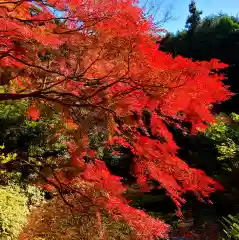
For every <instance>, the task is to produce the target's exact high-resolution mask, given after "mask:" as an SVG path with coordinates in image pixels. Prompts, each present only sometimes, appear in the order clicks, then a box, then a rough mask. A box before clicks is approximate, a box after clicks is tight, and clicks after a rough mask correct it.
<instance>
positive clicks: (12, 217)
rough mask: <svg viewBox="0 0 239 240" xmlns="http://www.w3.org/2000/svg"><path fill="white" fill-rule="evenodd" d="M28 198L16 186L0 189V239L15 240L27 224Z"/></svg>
mask: <svg viewBox="0 0 239 240" xmlns="http://www.w3.org/2000/svg"><path fill="white" fill-rule="evenodd" d="M27 202H28V198H27V197H26V196H25V195H24V194H23V193H22V191H21V189H20V188H19V187H18V186H14V185H12V186H4V187H1V188H0V227H1V233H0V239H2V240H8V239H9V240H15V239H17V236H18V234H19V233H20V231H21V230H22V228H23V227H24V225H25V224H26V222H27V216H28V214H29V210H28V206H27Z"/></svg>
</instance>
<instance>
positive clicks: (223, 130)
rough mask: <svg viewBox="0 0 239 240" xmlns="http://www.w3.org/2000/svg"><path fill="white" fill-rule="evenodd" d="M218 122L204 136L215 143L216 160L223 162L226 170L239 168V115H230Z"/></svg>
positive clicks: (220, 118)
mask: <svg viewBox="0 0 239 240" xmlns="http://www.w3.org/2000/svg"><path fill="white" fill-rule="evenodd" d="M218 120H219V121H218V122H217V123H216V124H213V125H212V126H211V127H210V128H208V129H207V131H206V132H205V134H206V136H207V137H209V138H211V139H212V140H214V142H215V146H216V149H217V150H218V154H219V155H218V157H217V159H218V160H219V161H222V162H223V164H224V166H225V169H226V170H228V171H232V169H233V168H239V158H238V155H239V115H238V114H235V113H232V114H231V115H230V117H229V118H227V119H226V118H225V117H219V119H218Z"/></svg>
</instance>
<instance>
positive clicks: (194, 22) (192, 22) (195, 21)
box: [186, 0, 202, 36]
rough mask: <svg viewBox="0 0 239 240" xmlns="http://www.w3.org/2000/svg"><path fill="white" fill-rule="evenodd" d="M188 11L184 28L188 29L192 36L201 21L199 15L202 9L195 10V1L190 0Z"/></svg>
mask: <svg viewBox="0 0 239 240" xmlns="http://www.w3.org/2000/svg"><path fill="white" fill-rule="evenodd" d="M189 13H190V15H189V16H188V18H187V21H186V29H187V31H188V35H189V36H192V35H194V33H195V31H196V29H197V27H198V25H199V24H200V22H201V16H200V15H201V14H202V11H199V10H197V7H196V2H195V1H194V0H192V1H191V3H190V4H189Z"/></svg>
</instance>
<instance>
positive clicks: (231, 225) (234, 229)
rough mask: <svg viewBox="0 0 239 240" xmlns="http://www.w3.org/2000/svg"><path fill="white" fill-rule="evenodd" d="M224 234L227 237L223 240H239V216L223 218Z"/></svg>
mask: <svg viewBox="0 0 239 240" xmlns="http://www.w3.org/2000/svg"><path fill="white" fill-rule="evenodd" d="M223 220H224V222H222V225H223V227H224V229H223V232H224V234H225V236H224V237H223V238H222V240H229V239H231V240H238V239H239V216H232V215H228V218H223Z"/></svg>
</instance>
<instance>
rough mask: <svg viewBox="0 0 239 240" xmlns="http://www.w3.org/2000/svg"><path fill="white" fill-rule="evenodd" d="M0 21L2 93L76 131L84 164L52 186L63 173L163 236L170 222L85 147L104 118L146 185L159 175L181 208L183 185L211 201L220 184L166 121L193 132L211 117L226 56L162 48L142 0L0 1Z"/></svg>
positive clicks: (222, 96) (223, 95) (137, 226)
mask: <svg viewBox="0 0 239 240" xmlns="http://www.w3.org/2000/svg"><path fill="white" fill-rule="evenodd" d="M0 26H1V29H0V77H1V85H2V86H3V85H4V86H7V91H5V93H1V94H0V100H1V101H5V100H20V99H28V100H29V101H31V106H30V107H29V109H28V111H27V115H28V116H29V117H31V118H32V119H33V120H37V119H39V118H40V117H41V111H42V109H43V108H42V106H48V107H49V106H50V107H51V108H52V109H53V110H54V111H56V112H58V113H60V114H61V116H62V119H64V121H66V123H67V124H68V126H71V127H72V129H73V131H72V133H71V134H72V136H73V137H74V141H71V142H67V143H66V144H67V145H68V147H69V151H70V153H71V163H72V165H75V166H77V167H79V168H80V169H81V171H79V173H78V174H76V175H74V177H70V178H69V177H66V176H65V175H64V174H63V173H62V172H57V173H56V175H57V176H58V178H57V180H56V179H55V180H54V178H53V177H52V178H51V179H49V182H50V183H51V184H52V186H53V187H57V186H58V185H59V184H60V183H59V182H60V181H61V184H62V186H66V187H70V188H71V189H73V190H74V192H75V193H76V194H79V196H85V197H86V198H88V199H90V200H91V201H92V202H94V204H95V205H96V206H99V209H100V208H102V207H103V208H104V209H106V210H107V211H108V212H109V213H110V214H112V216H113V217H114V218H115V219H123V220H124V221H126V222H127V223H128V224H129V226H130V227H131V228H132V229H134V230H136V231H137V232H138V234H139V235H140V236H144V237H145V238H146V239H154V238H155V237H156V236H161V237H164V236H166V235H167V232H168V230H169V227H168V225H166V224H164V223H163V222H162V221H160V220H156V219H153V218H152V217H150V216H148V215H147V214H146V213H145V212H143V211H141V210H137V209H134V208H132V207H130V206H129V205H128V203H127V201H126V200H125V199H124V197H123V195H122V194H123V193H124V192H125V191H126V190H127V186H126V185H125V184H122V183H121V178H120V177H118V176H114V175H111V173H110V171H109V170H108V168H107V167H106V165H105V163H104V161H102V160H101V159H100V158H99V156H98V153H97V151H93V150H92V149H89V147H88V140H87V136H88V133H89V132H90V131H91V130H92V129H95V128H96V127H100V126H103V127H102V128H104V126H105V129H107V131H106V132H107V139H106V142H105V147H106V148H110V146H112V145H121V146H124V147H127V148H129V149H130V150H131V152H132V153H133V155H134V159H133V164H132V170H131V171H132V174H133V175H134V176H135V177H136V178H137V183H138V184H139V185H140V186H141V189H142V191H149V190H150V189H152V188H153V187H155V186H153V185H152V184H151V182H152V181H151V180H156V181H157V182H158V183H159V186H160V188H164V189H165V190H166V192H167V194H168V195H169V196H170V197H171V198H172V200H173V201H174V202H175V204H176V206H177V207H178V210H179V214H180V208H181V205H182V204H183V203H184V202H185V199H184V198H183V194H184V193H185V192H187V191H191V192H193V193H194V194H195V195H196V196H197V197H198V198H199V199H200V200H203V199H206V200H207V199H208V197H209V195H210V193H212V192H214V191H216V190H217V189H219V188H220V185H219V184H218V183H217V182H216V181H214V180H213V179H211V178H209V177H207V176H206V175H205V173H204V172H203V171H201V170H198V169H193V168H190V167H189V166H188V165H187V164H186V163H185V162H184V161H183V160H181V159H179V158H178V157H177V150H178V147H177V145H176V143H175V142H174V139H173V136H172V134H171V133H170V132H169V130H168V128H167V124H174V126H175V127H177V128H183V127H182V124H181V123H182V122H188V123H191V126H192V127H191V130H190V133H188V134H195V133H197V131H198V129H201V130H202V129H204V128H205V127H206V126H207V125H206V123H207V122H212V121H213V116H212V114H211V112H210V109H211V106H212V104H214V103H218V102H221V101H225V100H226V99H228V98H229V97H230V96H231V94H230V92H229V91H228V90H227V89H226V88H225V86H224V85H223V83H222V80H223V77H222V76H221V75H220V74H217V71H216V70H218V69H220V68H224V67H225V65H224V64H222V63H219V62H218V61H217V60H211V61H210V62H193V61H192V60H190V59H185V58H183V57H176V58H175V59H174V58H172V57H171V56H170V55H168V54H166V53H164V52H162V51H159V50H158V47H159V46H158V45H157V44H156V42H157V41H158V40H159V36H160V33H161V31H162V30H161V29H158V28H157V26H155V25H154V24H153V21H152V20H151V19H145V18H144V15H143V11H142V9H141V8H139V7H138V3H137V1H136V0H117V1H116V0H115V1H112V0H42V1H41V0H39V1H38V0H36V1H29V0H17V1H14V0H9V1H8V0H1V1H0ZM212 70H213V71H212ZM144 111H147V112H148V113H149V114H150V124H149V126H148V125H147V126H146V123H145V121H144V120H143V118H144V115H143V112H144ZM83 113H84V114H83ZM83 115H84V116H87V117H86V118H85V119H84V120H83V117H82V116H83ZM134 116H137V117H134ZM81 117H82V118H81ZM104 123H106V125H104ZM139 129H140V131H139ZM86 155H87V156H90V157H89V158H88V159H90V160H89V161H87V162H86V161H85V160H84V159H85V158H84V156H86ZM158 188H159V187H158Z"/></svg>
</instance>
